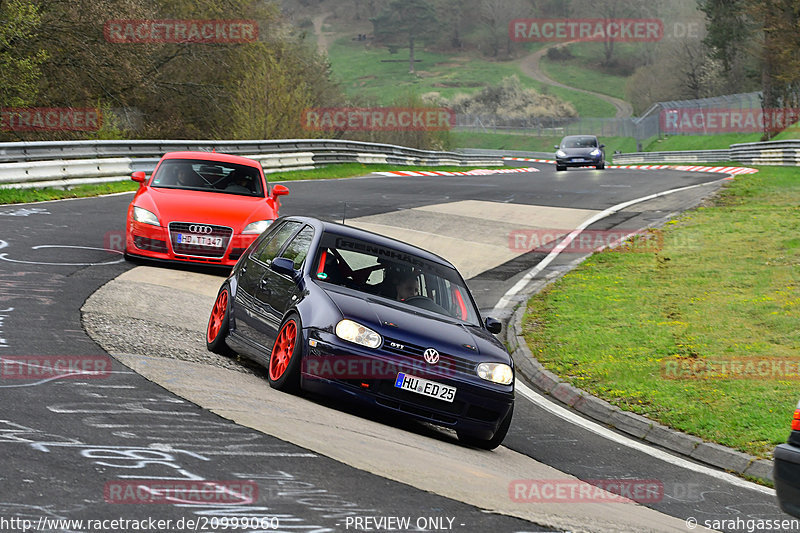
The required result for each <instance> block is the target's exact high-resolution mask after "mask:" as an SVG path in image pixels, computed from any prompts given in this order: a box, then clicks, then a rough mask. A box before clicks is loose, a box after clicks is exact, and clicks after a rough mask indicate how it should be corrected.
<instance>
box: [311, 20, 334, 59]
mask: <svg viewBox="0 0 800 533" xmlns="http://www.w3.org/2000/svg"><path fill="white" fill-rule="evenodd" d="M330 15H331V14H330V13H322V14H320V15H317V16H316V17H314V18H313V19H311V22H313V23H314V35H316V36H317V49H318V50H319V51H320V52H325V53H327V52H328V46H330V41H329V40H328V34H327V33H326V32H324V31H322V28H323V26H324V24H325V19H326V18H328V17H329V16H330Z"/></svg>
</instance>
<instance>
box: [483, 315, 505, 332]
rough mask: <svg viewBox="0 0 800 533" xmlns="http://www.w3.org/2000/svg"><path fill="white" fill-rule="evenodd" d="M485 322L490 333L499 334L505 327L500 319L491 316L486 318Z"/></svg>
mask: <svg viewBox="0 0 800 533" xmlns="http://www.w3.org/2000/svg"><path fill="white" fill-rule="evenodd" d="M483 323H484V325H485V326H486V329H488V330H489V333H494V334H497V333H500V330H502V329H503V325H502V324H501V323H500V321H499V320H497V319H496V318H492V317H490V316H489V317H486V320H484V322H483Z"/></svg>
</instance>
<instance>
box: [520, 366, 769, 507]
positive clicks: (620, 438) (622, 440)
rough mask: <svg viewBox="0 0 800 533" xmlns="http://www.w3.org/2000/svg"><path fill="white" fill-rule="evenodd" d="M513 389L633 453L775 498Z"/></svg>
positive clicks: (535, 395)
mask: <svg viewBox="0 0 800 533" xmlns="http://www.w3.org/2000/svg"><path fill="white" fill-rule="evenodd" d="M514 388H515V389H516V390H517V391H518V392H519V393H520V394H522V395H523V396H525V397H526V398H527V399H529V400H530V401H531V402H533V403H534V404H536V405H537V406H539V407H541V408H542V409H544V410H545V411H547V412H549V413H551V414H553V415H555V416H557V417H559V418H561V419H563V420H566V421H567V422H570V423H572V424H575V425H577V426H581V427H583V428H584V429H587V430H589V431H591V432H592V433H596V434H597V435H600V436H601V437H603V438H605V439H608V440H610V441H613V442H616V443H617V444H622V445H623V446H627V447H628V448H632V449H634V450H637V451H640V452H642V453H646V454H647V455H649V456H651V457H655V458H656V459H660V460H662V461H664V462H666V463H669V464H671V465H674V466H678V467H681V468H686V469H688V470H693V471H694V472H697V473H699V474H705V475H707V476H711V477H713V478H715V479H718V480H720V481H725V482H727V483H730V484H731V485H736V486H737V487H742V488H745V489H750V490H754V491H756V492H761V493H762V494H767V495H769V496H775V490H774V489H771V488H769V487H764V486H762V485H757V484H756V483H751V482H749V481H746V480H744V479H742V478H739V477H736V476H734V475H731V474H728V473H727V472H722V471H720V470H716V469H714V468H711V467H708V466H703V465H701V464H697V463H694V462H692V461H689V460H687V459H683V458H681V457H677V456H675V455H672V454H671V453H667V452H665V451H663V450H659V449H657V448H654V447H652V446H650V445H649V444H645V443H642V442H638V441H635V440H633V439H631V438H630V437H626V436H624V435H620V434H619V433H616V432H615V431H612V430H610V429H609V428H606V427H604V426H601V425H600V424H598V423H596V422H592V421H590V420H587V419H585V418H583V417H581V416H579V415H577V414H575V413H573V412H572V411H570V410H568V409H566V408H564V407H561V406H560V405H556V404H555V403H553V402H552V401H550V400H548V399H547V398H545V397H544V396H542V395H541V394H539V393H537V392H535V391H533V390H532V389H530V388H529V387H528V386H527V385H525V384H524V383H522V382H521V381H520V380H516V381H515V383H514Z"/></svg>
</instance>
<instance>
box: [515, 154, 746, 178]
mask: <svg viewBox="0 0 800 533" xmlns="http://www.w3.org/2000/svg"><path fill="white" fill-rule="evenodd" d="M503 159H504V160H506V161H532V162H535V163H550V164H551V165H555V163H556V162H555V161H554V160H552V159H529V158H526V157H504V158H503ZM606 168H629V169H634V170H680V171H682V172H712V173H717V174H731V175H734V176H736V175H739V174H755V173H756V172H758V169H756V168H747V167H706V166H699V165H608V166H606Z"/></svg>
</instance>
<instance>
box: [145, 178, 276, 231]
mask: <svg viewBox="0 0 800 533" xmlns="http://www.w3.org/2000/svg"><path fill="white" fill-rule="evenodd" d="M134 205H137V206H140V207H143V208H145V209H148V210H150V211H153V212H154V213H155V214H156V215H157V216H158V219H159V221H161V224H162V225H163V226H166V225H167V224H169V223H170V222H174V221H179V222H199V223H204V224H217V225H223V226H231V227H233V230H234V232H236V233H239V232H241V231H242V229H244V226H246V225H247V224H249V223H250V222H254V221H256V220H269V219H274V218H276V217H277V214H276V213H274V212H273V210H272V209H271V207H270V206H269V204H268V203H267V199H266V198H256V197H249V196H238V195H234V194H225V193H213V192H203V191H188V190H178V189H161V188H148V189H147V190H146V191H145V192H144V193H143V194H141V195H140V196H138V197H137V198H136V200H135V204H134Z"/></svg>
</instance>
